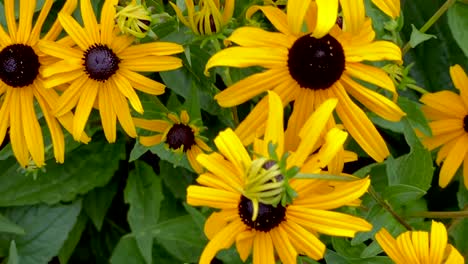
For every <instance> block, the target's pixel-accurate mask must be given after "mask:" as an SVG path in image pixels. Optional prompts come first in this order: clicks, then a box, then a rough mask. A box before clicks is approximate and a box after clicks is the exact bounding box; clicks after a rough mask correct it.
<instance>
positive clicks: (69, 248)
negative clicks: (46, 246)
mask: <svg viewBox="0 0 468 264" xmlns="http://www.w3.org/2000/svg"><path fill="white" fill-rule="evenodd" d="M87 222H88V217H87V216H86V215H85V214H84V213H81V214H80V215H79V216H78V219H77V220H76V223H75V225H74V226H73V229H72V230H71V231H70V233H69V234H68V237H67V240H65V243H63V246H62V248H61V249H60V252H59V254H58V258H59V261H60V263H61V264H65V263H67V262H68V260H69V259H70V257H71V255H72V254H73V251H74V250H75V247H76V245H78V242H79V241H80V239H81V234H82V233H83V231H84V229H85V227H86V223H87Z"/></svg>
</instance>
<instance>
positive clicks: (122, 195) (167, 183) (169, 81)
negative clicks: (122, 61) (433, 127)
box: [0, 0, 468, 264]
mask: <svg viewBox="0 0 468 264" xmlns="http://www.w3.org/2000/svg"><path fill="white" fill-rule="evenodd" d="M38 2H39V4H38V7H40V6H41V5H42V4H41V1H38ZM102 2H103V1H102V0H97V1H93V5H94V7H95V10H96V11H97V10H99V7H100V6H101V5H102ZM176 2H177V3H178V4H182V3H183V1H181V0H177V1H176ZM257 2H258V3H259V1H257ZM444 2H445V1H443V0H409V1H404V2H403V3H402V10H403V14H404V26H403V29H402V32H401V33H402V34H401V38H402V40H403V42H404V43H405V42H407V41H409V40H410V38H411V35H412V32H413V27H412V25H414V27H415V28H421V26H422V25H423V24H424V23H425V22H426V21H427V20H428V19H429V18H430V17H431V16H432V15H433V14H434V12H435V11H436V10H437V9H438V8H439V7H440V6H441V5H442V4H443V3H444ZM2 3H3V1H0V14H3V4H2ZM62 3H63V1H59V0H57V2H56V3H55V7H54V9H53V10H54V11H53V12H51V16H50V19H49V20H48V23H49V24H50V23H51V22H52V19H53V18H54V16H55V15H56V12H57V10H58V8H59V7H60V6H61V4H62ZM146 3H147V5H148V6H151V7H153V8H154V9H153V12H154V13H163V12H167V13H169V14H170V15H172V17H167V18H165V19H164V21H162V22H161V23H158V24H156V25H154V26H153V28H152V30H153V31H154V32H155V33H156V35H157V36H158V37H159V38H160V39H162V40H165V41H173V42H177V43H179V44H182V45H184V48H185V53H184V54H182V55H181V57H182V59H183V60H184V67H183V68H182V69H179V70H175V71H171V72H163V73H160V74H153V75H151V77H152V78H154V79H156V80H160V81H163V82H164V83H165V84H166V85H167V86H168V89H167V90H166V93H165V94H164V95H162V96H160V97H158V98H156V97H153V96H148V95H144V94H140V98H141V99H142V103H143V106H144V109H145V114H144V116H143V117H145V118H155V117H159V116H161V114H162V113H165V112H167V111H176V110H179V109H181V108H184V109H187V110H188V112H189V114H190V116H191V117H192V118H201V119H202V120H203V122H204V126H206V127H208V128H209V130H208V131H206V133H205V134H204V135H205V136H206V137H207V138H209V139H210V140H212V139H213V138H214V137H215V136H216V134H217V133H218V131H220V130H222V129H224V128H226V127H228V126H229V127H233V126H234V121H233V117H232V116H231V112H230V111H229V109H223V108H221V107H220V106H219V105H218V104H217V103H216V102H215V101H214V99H213V96H214V95H215V94H216V93H217V92H218V90H219V89H222V88H224V83H228V81H229V80H227V79H226V74H225V71H223V70H220V69H218V70H217V73H218V74H219V75H218V76H220V77H221V78H217V79H216V75H215V74H212V75H211V77H206V76H205V75H203V69H204V65H205V63H206V61H207V60H208V58H209V57H210V56H211V55H212V54H214V53H215V50H214V48H213V46H212V45H210V44H209V43H206V45H204V46H203V47H200V44H201V41H200V40H199V39H197V38H196V37H195V36H194V35H192V34H191V33H190V32H189V29H188V28H186V27H184V26H182V25H181V24H179V23H178V21H177V19H176V18H175V16H174V12H173V10H172V9H171V8H170V7H169V5H168V4H167V2H164V1H162V0H148V1H147V2H146ZM254 3H255V1H248V0H237V1H236V10H235V14H234V17H235V21H234V22H233V24H232V25H231V27H230V28H231V29H232V28H235V27H238V26H240V25H244V24H245V23H247V21H246V20H245V19H244V16H243V15H244V12H245V10H246V8H247V7H249V6H250V5H252V4H254ZM366 6H367V12H368V15H369V16H371V17H372V18H373V23H374V27H375V29H376V32H377V34H378V36H379V38H385V35H386V34H387V32H386V31H385V29H384V28H383V25H384V23H385V22H387V21H388V18H387V17H386V16H385V15H384V14H383V13H381V12H380V11H379V10H378V9H376V8H375V7H374V6H373V5H372V4H371V3H370V1H368V0H366ZM39 9H40V8H38V10H39ZM97 14H99V12H97ZM75 15H76V17H80V16H79V11H77V12H76V14H75ZM260 19H261V18H260ZM261 22H262V23H263V24H265V22H264V20H261ZM0 23H2V24H3V26H4V28H5V21H4V17H3V16H0ZM228 31H229V29H228ZM426 33H427V34H431V35H434V36H435V37H436V38H429V39H428V40H427V41H424V42H422V43H420V44H419V45H418V46H417V47H416V48H414V49H411V50H410V51H409V52H408V53H407V54H406V56H405V58H404V59H405V60H404V61H405V65H409V64H413V67H412V68H411V71H410V76H411V77H412V78H414V80H415V81H416V83H417V84H418V85H419V86H421V87H423V88H425V89H426V90H428V91H432V92H433V91H439V90H444V89H454V87H453V84H452V81H451V79H450V76H449V67H450V66H452V65H454V64H460V65H461V66H462V68H464V69H465V70H467V69H468V59H467V54H468V6H467V5H466V4H463V3H456V4H455V5H454V6H453V7H452V8H451V9H450V10H449V11H448V13H447V14H444V15H443V16H442V17H441V18H440V19H439V20H438V21H437V23H436V24H435V25H434V26H432V27H431V28H430V29H429V30H428V32H426ZM413 34H414V33H413ZM414 38H416V39H414ZM423 38H424V37H423ZM413 40H414V41H418V40H422V39H421V36H419V37H418V36H413ZM147 41H151V39H149V38H147V39H143V40H142V42H147ZM257 70H258V69H255V68H249V69H243V70H238V69H231V70H230V75H231V77H232V79H233V81H236V80H239V79H241V78H243V77H245V76H247V75H248V74H250V73H252V72H255V71H257ZM223 81H224V82H223ZM400 96H401V97H400V99H399V101H398V104H399V105H400V106H401V107H402V109H403V110H404V111H405V112H407V117H405V118H404V119H402V121H400V122H399V123H389V122H387V121H384V120H382V119H380V118H378V117H377V116H375V115H373V114H371V113H369V116H371V118H372V120H373V121H374V123H376V124H377V125H378V128H379V130H380V132H381V133H382V135H383V136H384V138H385V139H386V141H387V144H388V145H389V147H390V149H391V152H392V156H391V157H389V158H388V159H387V160H386V161H385V162H382V163H379V164H377V163H372V161H371V159H369V158H366V157H365V154H364V153H363V151H361V150H360V149H359V147H358V145H357V144H356V143H355V142H353V141H350V142H348V148H349V149H352V150H354V151H356V152H357V153H359V155H360V157H361V158H360V159H359V161H358V162H354V163H352V164H351V165H349V166H347V167H346V168H345V169H346V172H348V173H355V175H358V176H365V175H370V177H371V179H372V189H371V191H370V194H366V195H365V196H364V197H363V205H362V206H361V207H359V208H353V209H349V208H345V209H343V210H348V211H349V212H351V213H354V214H357V215H360V216H362V217H365V218H366V219H367V220H368V221H369V222H371V223H372V224H373V225H374V229H373V230H372V231H371V232H368V233H360V234H358V235H357V236H356V237H355V238H354V239H352V240H349V239H344V238H330V237H326V236H322V238H323V240H324V241H326V243H327V247H328V250H327V253H326V255H325V260H323V261H321V263H325V262H326V263H338V264H339V263H359V264H364V263H391V261H390V260H389V259H388V258H387V257H384V256H382V254H381V252H382V250H381V249H380V247H379V245H378V244H377V243H376V242H375V241H373V236H374V234H375V232H376V231H377V230H379V229H380V228H381V227H385V228H387V230H389V231H390V232H391V233H392V234H394V235H395V234H398V233H400V232H402V231H404V230H405V227H404V226H403V225H402V224H401V222H399V221H398V220H397V218H395V215H392V213H395V214H397V215H398V216H399V217H401V218H402V219H404V220H405V222H407V223H409V224H410V225H411V226H413V227H415V228H418V229H425V230H428V229H429V225H430V222H428V221H425V220H426V219H425V218H423V217H417V215H418V212H424V211H428V210H429V211H463V210H466V209H467V208H468V207H467V206H468V191H467V190H465V188H464V187H463V183H462V182H461V181H462V178H461V177H459V176H457V177H456V178H457V179H459V181H454V182H452V183H451V184H450V185H449V186H448V187H447V188H446V189H440V188H439V187H438V185H437V180H438V179H437V175H438V168H437V167H436V166H435V164H434V163H433V153H430V152H429V151H427V150H426V149H425V148H424V147H423V146H422V144H421V143H420V141H419V140H418V139H417V137H416V135H415V134H414V132H413V131H414V129H415V128H418V129H420V130H422V131H427V132H428V131H429V130H430V129H429V127H428V125H427V121H426V120H425V118H424V116H423V115H422V113H421V111H420V104H419V103H418V101H417V100H418V98H419V94H417V93H416V92H414V91H412V90H410V89H402V90H400ZM249 109H250V106H249V104H244V105H241V106H240V107H239V113H240V118H241V119H242V117H244V116H245V115H246V113H247V112H248V110H249ZM136 115H137V114H136V113H135V116H136ZM93 118H94V121H96V120H97V118H98V117H97V115H94V116H93V117H92V118H91V119H93ZM0 122H1V120H0ZM96 124H99V122H93V120H90V122H89V125H88V127H87V131H88V132H89V134H90V135H93V140H92V141H91V142H90V143H89V144H88V145H79V144H78V143H76V142H74V141H73V140H72V139H71V136H70V135H67V142H66V146H67V148H66V150H67V153H66V161H65V164H63V165H59V164H56V163H55V161H54V159H53V157H52V153H51V152H50V148H49V152H48V153H47V155H48V157H49V160H48V161H47V166H46V167H45V168H44V169H27V170H25V169H21V168H20V167H19V165H18V164H17V162H16V160H15V158H14V157H13V156H12V153H11V149H10V147H9V145H8V144H6V145H4V146H3V147H2V149H1V150H0V262H1V263H8V264H15V263H26V264H29V263H31V264H32V263H48V262H50V263H107V262H109V261H110V262H111V263H115V264H119V263H122V264H129V263H135V264H136V263H196V262H197V260H198V257H199V255H200V253H201V252H202V250H203V247H204V245H205V244H206V243H207V239H206V237H205V235H204V233H203V225H204V221H205V219H206V217H207V215H209V213H210V212H211V211H209V210H208V209H206V208H192V207H190V206H187V205H186V203H185V195H186V187H187V186H188V185H189V184H192V183H194V180H195V177H196V175H195V174H194V173H193V171H192V170H191V168H190V165H189V164H188V161H187V159H186V158H185V157H184V156H182V155H179V154H174V153H172V152H171V151H169V150H168V149H167V148H165V147H164V146H163V145H157V146H154V147H152V148H145V147H143V146H142V145H140V144H139V143H137V142H136V141H135V140H134V139H131V138H128V137H126V136H125V135H124V134H123V133H121V134H119V136H118V138H119V139H118V141H117V142H116V143H114V144H108V143H107V142H106V141H105V138H104V136H103V133H102V131H101V129H100V128H99V126H96ZM44 131H46V130H44ZM46 142H49V143H50V140H47V139H46ZM209 144H211V145H212V143H211V142H209ZM458 174H460V171H459V172H458ZM389 208H391V210H388V209H389ZM442 221H443V222H444V223H445V224H447V225H448V227H449V228H448V232H449V235H450V238H449V239H450V241H451V242H452V243H453V244H454V245H455V246H456V247H457V248H458V249H459V251H460V252H461V253H462V254H463V255H464V256H465V257H466V256H468V242H467V240H466V239H465V238H466V237H468V219H463V218H453V219H442ZM218 258H219V259H218V260H219V262H215V263H226V264H235V263H241V261H240V259H239V257H238V255H237V253H236V252H235V250H232V249H231V250H226V251H223V252H221V253H220V254H219V255H218ZM299 262H300V263H317V262H315V261H312V260H310V259H307V258H304V257H301V258H300V260H299Z"/></svg>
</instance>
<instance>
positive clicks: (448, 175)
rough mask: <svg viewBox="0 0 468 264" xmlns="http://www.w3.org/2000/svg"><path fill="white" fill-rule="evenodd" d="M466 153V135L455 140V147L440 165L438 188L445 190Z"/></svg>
mask: <svg viewBox="0 0 468 264" xmlns="http://www.w3.org/2000/svg"><path fill="white" fill-rule="evenodd" d="M467 152H468V134H465V135H463V136H462V137H461V138H459V139H458V140H457V143H455V146H454V147H453V148H452V149H451V150H450V152H449V153H448V155H447V158H446V159H445V160H444V163H443V164H442V168H441V169H440V176H439V186H440V187H442V188H445V187H446V186H447V185H448V184H449V182H450V180H452V178H453V176H454V175H455V172H457V170H458V168H460V165H461V163H462V162H463V159H464V157H465V155H466V154H467Z"/></svg>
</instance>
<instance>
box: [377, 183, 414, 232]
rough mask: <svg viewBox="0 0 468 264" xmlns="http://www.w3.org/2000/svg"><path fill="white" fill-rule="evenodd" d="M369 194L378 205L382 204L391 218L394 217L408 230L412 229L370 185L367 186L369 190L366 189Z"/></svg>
mask: <svg viewBox="0 0 468 264" xmlns="http://www.w3.org/2000/svg"><path fill="white" fill-rule="evenodd" d="M368 192H369V194H370V196H372V198H374V200H375V201H376V202H377V203H378V204H379V205H380V206H382V207H383V208H384V209H385V210H387V211H388V212H389V213H390V214H391V215H392V216H393V218H395V219H396V220H397V221H398V222H399V223H400V224H401V225H402V226H404V227H405V228H406V229H408V230H413V228H412V227H411V226H410V225H409V224H408V223H406V222H405V220H403V218H402V217H401V216H399V215H398V214H397V213H396V212H395V211H394V210H393V209H392V207H391V206H390V205H389V204H388V203H387V202H386V201H385V200H383V199H382V198H381V197H380V196H379V194H377V192H376V191H375V190H374V188H373V187H372V186H371V187H369V190H368Z"/></svg>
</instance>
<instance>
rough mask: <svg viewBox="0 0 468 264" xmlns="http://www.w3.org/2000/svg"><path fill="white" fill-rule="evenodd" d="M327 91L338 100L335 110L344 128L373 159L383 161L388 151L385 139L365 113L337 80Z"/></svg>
mask: <svg viewBox="0 0 468 264" xmlns="http://www.w3.org/2000/svg"><path fill="white" fill-rule="evenodd" d="M329 92H330V93H333V94H335V96H336V97H337V98H338V99H339V101H340V102H339V103H338V106H337V107H336V112H337V113H338V116H339V117H340V119H341V121H342V122H343V124H344V126H345V128H346V130H348V132H349V133H350V134H351V135H352V136H353V138H354V139H355V140H356V141H357V142H358V143H359V145H360V146H361V147H362V148H363V149H364V151H366V152H367V153H368V154H369V155H370V156H371V157H372V158H373V159H375V160H376V161H379V162H380V161H383V160H384V159H385V158H386V157H387V156H388V155H389V154H390V153H389V151H388V148H387V145H386V144H385V141H384V140H383V138H382V137H381V136H380V134H379V132H378V131H377V129H376V128H375V126H374V125H373V124H372V122H371V121H370V120H369V118H368V117H367V116H366V114H365V113H364V112H363V111H362V110H361V109H360V108H359V107H358V106H357V105H356V104H355V103H354V102H353V101H351V99H350V98H349V96H348V95H347V94H346V91H345V90H344V88H343V87H342V85H341V84H340V83H339V82H338V83H336V84H335V86H334V88H333V89H332V90H329Z"/></svg>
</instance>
